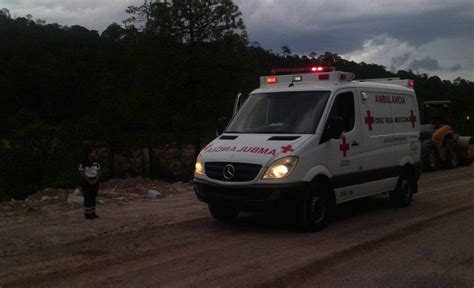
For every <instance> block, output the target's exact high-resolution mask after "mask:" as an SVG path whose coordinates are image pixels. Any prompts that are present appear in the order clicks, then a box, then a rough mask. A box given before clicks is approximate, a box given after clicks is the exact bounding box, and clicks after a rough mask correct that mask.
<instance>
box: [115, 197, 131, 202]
mask: <svg viewBox="0 0 474 288" xmlns="http://www.w3.org/2000/svg"><path fill="white" fill-rule="evenodd" d="M115 200H117V201H120V202H128V199H127V198H125V197H123V196H122V197H118V198H115Z"/></svg>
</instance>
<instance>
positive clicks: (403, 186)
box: [390, 173, 416, 207]
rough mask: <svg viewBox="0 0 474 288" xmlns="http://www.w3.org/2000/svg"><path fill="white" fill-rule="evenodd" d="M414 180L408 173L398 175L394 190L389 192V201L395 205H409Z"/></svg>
mask: <svg viewBox="0 0 474 288" xmlns="http://www.w3.org/2000/svg"><path fill="white" fill-rule="evenodd" d="M415 181H416V180H415V177H414V176H412V175H409V174H408V173H407V174H402V175H400V177H399V178H398V183H397V186H396V188H395V190H394V191H392V192H391V193H390V202H392V204H393V205H394V206H396V207H406V206H408V205H410V203H411V200H412V198H413V193H414V192H415V187H416V183H415Z"/></svg>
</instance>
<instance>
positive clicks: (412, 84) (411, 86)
mask: <svg viewBox="0 0 474 288" xmlns="http://www.w3.org/2000/svg"><path fill="white" fill-rule="evenodd" d="M408 87H410V88H412V89H413V88H415V80H408Z"/></svg>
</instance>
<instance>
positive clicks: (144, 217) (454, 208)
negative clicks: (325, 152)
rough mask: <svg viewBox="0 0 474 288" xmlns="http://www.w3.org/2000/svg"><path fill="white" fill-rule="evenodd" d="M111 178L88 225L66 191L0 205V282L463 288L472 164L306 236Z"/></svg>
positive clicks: (473, 282)
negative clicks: (400, 200)
mask: <svg viewBox="0 0 474 288" xmlns="http://www.w3.org/2000/svg"><path fill="white" fill-rule="evenodd" d="M114 181H115V182H114ZM114 181H112V182H111V183H107V184H106V185H104V189H103V191H101V192H102V198H100V200H102V201H103V204H101V205H99V206H98V213H99V214H100V216H101V218H100V219H98V220H94V221H85V220H83V219H82V211H81V208H80V207H71V206H70V205H68V204H67V203H66V202H65V199H66V197H67V195H68V194H70V193H72V191H49V192H48V191H42V192H40V193H38V195H35V196H34V197H32V199H30V200H29V201H28V202H19V203H2V204H1V205H0V231H1V233H0V286H1V287H2V288H3V287H15V286H22V287H24V286H39V287H157V286H161V287H183V286H187V287H227V286H232V287H246V286H247V287H248V286H252V287H256V286H257V287H258V286H260V287H469V288H472V287H474V244H473V243H474V225H473V224H474V166H471V167H464V168H458V169H454V170H446V171H438V172H434V173H427V174H423V176H422V179H421V180H420V192H419V193H418V194H416V195H415V197H414V200H413V203H412V205H411V206H410V207H408V208H401V209H395V208H391V207H390V205H389V204H388V200H387V197H386V196H383V195H381V196H377V197H372V198H368V199H361V200H358V201H355V202H352V203H347V204H343V205H341V206H340V207H338V211H337V216H336V217H335V219H334V220H333V221H332V222H331V223H330V224H329V226H328V227H326V228H325V229H324V230H322V231H320V232H317V233H311V234H308V233H301V232H299V231H298V230H295V229H294V228H293V227H292V226H291V225H290V224H289V223H287V221H285V219H284V218H282V217H279V216H280V215H275V214H273V215H258V214H257V215H254V214H243V215H242V216H240V217H239V218H238V220H237V221H236V222H235V223H230V224H219V223H216V222H215V221H214V220H213V219H212V218H210V216H209V214H208V211H207V207H206V205H205V204H203V203H200V202H199V201H198V200H197V199H196V197H195V196H194V193H193V191H192V188H191V185H190V184H184V183H180V184H177V185H170V184H167V183H163V182H156V181H152V180H145V179H138V180H129V181H130V182H131V183H126V182H125V183H124V182H123V181H120V180H114ZM137 186H138V187H137ZM148 190H156V191H159V192H160V193H161V194H162V195H161V196H160V198H157V199H150V198H147V196H146V195H147V191H148ZM60 193H62V194H64V195H59V194H60ZM132 194H133V195H135V196H131V195H132ZM44 196H48V197H49V198H43V197H44ZM56 196H58V199H54V197H56ZM121 197H124V198H121ZM42 198H43V201H41V199H42ZM117 198H120V199H119V200H117ZM23 205H24V206H23ZM7 206H8V207H7Z"/></svg>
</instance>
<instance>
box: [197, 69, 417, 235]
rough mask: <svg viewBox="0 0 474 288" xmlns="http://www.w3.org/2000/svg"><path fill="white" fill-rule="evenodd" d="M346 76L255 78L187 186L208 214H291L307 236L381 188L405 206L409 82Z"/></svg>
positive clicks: (292, 73)
mask: <svg viewBox="0 0 474 288" xmlns="http://www.w3.org/2000/svg"><path fill="white" fill-rule="evenodd" d="M282 74H284V75H282ZM352 79H354V75H353V74H352V73H348V72H340V71H335V68H334V67H304V68H301V69H300V68H290V69H274V70H273V75H272V76H265V77H261V79H260V84H261V85H260V88H259V89H257V90H255V91H253V92H252V93H251V94H250V95H249V97H248V98H247V99H246V101H245V102H244V103H243V104H242V106H241V107H238V108H239V109H234V111H235V114H234V116H233V118H232V120H231V121H230V122H229V121H227V123H228V125H224V127H225V129H221V130H223V131H220V132H221V133H219V134H220V135H219V136H218V137H217V138H216V139H215V140H214V141H212V142H211V143H210V144H209V145H207V146H206V147H205V148H204V149H203V150H202V151H201V152H200V155H199V157H198V159H197V162H196V166H195V173H194V181H193V182H194V188H195V192H196V195H197V197H198V198H199V199H200V200H201V201H204V202H206V203H208V205H209V210H210V213H211V215H212V216H213V217H214V218H216V219H217V220H219V221H229V220H232V219H234V218H235V217H237V216H238V214H239V212H240V211H256V210H262V209H266V208H268V207H278V208H290V209H289V211H292V213H293V214H292V215H294V216H296V218H295V219H296V220H297V222H298V224H299V225H300V226H301V227H302V228H304V229H305V230H310V231H311V230H317V229H320V228H321V227H323V226H324V224H325V223H326V221H327V219H328V216H329V215H330V212H331V211H333V210H332V209H333V208H334V206H335V205H336V204H340V203H343V202H346V201H350V200H354V199H358V198H361V197H367V196H370V195H375V194H379V193H386V192H388V193H389V196H390V201H392V202H393V204H394V205H396V206H399V207H403V206H408V205H409V204H410V202H411V199H412V195H413V193H416V192H417V181H418V179H419V176H420V140H419V136H420V135H419V134H420V122H419V112H418V111H419V110H418V105H417V100H416V95H415V91H414V90H413V84H414V83H413V81H412V80H399V79H372V80H360V81H353V80H352ZM238 102H239V101H237V103H238ZM227 123H226V124H227Z"/></svg>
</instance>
